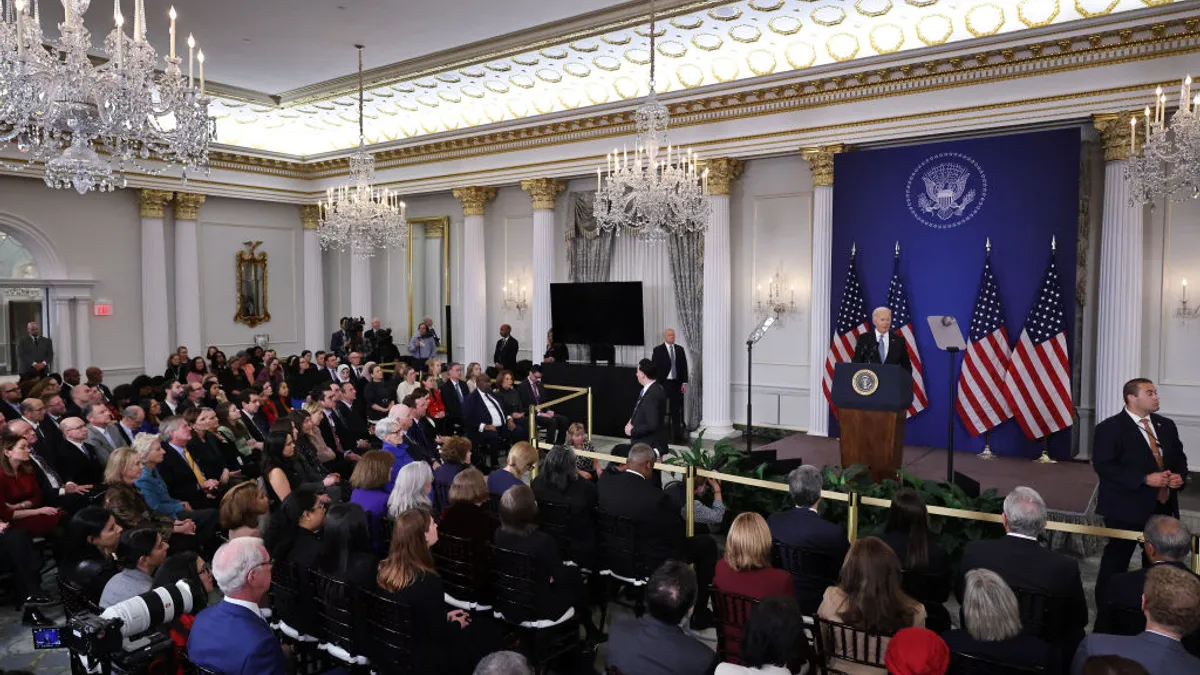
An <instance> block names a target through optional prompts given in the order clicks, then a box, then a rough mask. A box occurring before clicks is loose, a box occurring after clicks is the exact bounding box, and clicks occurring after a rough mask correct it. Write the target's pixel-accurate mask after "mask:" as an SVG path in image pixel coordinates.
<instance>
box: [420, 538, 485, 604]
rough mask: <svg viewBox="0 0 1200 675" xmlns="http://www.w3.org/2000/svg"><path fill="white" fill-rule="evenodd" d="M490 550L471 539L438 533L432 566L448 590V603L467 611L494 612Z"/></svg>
mask: <svg viewBox="0 0 1200 675" xmlns="http://www.w3.org/2000/svg"><path fill="white" fill-rule="evenodd" d="M490 558H491V550H490V547H488V546H486V545H481V544H479V543H477V542H475V541H472V540H470V539H464V538H462V537H455V536H453V535H449V534H439V535H438V542H437V544H436V545H434V547H433V564H434V566H435V567H436V568H437V572H438V576H440V577H441V578H442V584H443V585H444V586H445V589H446V603H447V604H449V605H451V606H453V607H457V608H459V609H464V610H467V611H474V610H488V609H491V608H492V607H491V592H490V590H491V589H490V585H491V580H490V579H489V578H488V573H487V570H488V563H489V560H490Z"/></svg>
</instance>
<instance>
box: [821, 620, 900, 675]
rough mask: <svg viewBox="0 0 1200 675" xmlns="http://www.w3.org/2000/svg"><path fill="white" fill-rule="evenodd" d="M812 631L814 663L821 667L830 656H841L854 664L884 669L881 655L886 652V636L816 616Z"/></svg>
mask: <svg viewBox="0 0 1200 675" xmlns="http://www.w3.org/2000/svg"><path fill="white" fill-rule="evenodd" d="M815 621H816V626H815V629H816V630H814V631H813V642H815V643H816V647H817V662H818V663H819V664H821V665H822V667H824V665H825V664H828V663H829V660H830V659H835V658H836V659H841V660H843V661H847V662H849V663H857V664H859V665H863V666H870V667H873V668H879V669H881V670H887V665H886V664H884V661H883V657H884V654H885V653H886V652H887V642H886V641H885V639H886V638H888V637H890V636H888V635H879V634H876V633H870V632H868V631H865V630H860V629H858V628H854V627H853V626H847V625H846V624H844V623H839V622H837V621H830V620H828V619H823V618H821V617H819V616H818V617H816V618H815Z"/></svg>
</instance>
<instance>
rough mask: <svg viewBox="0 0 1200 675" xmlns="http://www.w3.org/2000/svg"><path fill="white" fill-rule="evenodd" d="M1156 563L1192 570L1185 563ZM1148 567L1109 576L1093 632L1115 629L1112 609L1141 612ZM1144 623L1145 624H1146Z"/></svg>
mask: <svg viewBox="0 0 1200 675" xmlns="http://www.w3.org/2000/svg"><path fill="white" fill-rule="evenodd" d="M1154 564H1155V565H1169V566H1171V567H1178V568H1179V569H1181V570H1187V571H1188V572H1191V570H1190V569H1188V566H1187V565H1184V564H1183V563H1178V562H1171V561H1167V560H1164V561H1162V562H1157V563H1154ZM1147 569H1149V568H1144V569H1138V570H1133V571H1131V572H1124V573H1122V574H1117V575H1114V576H1112V577H1110V578H1109V580H1108V586H1106V587H1105V588H1104V603H1103V604H1102V605H1101V606H1098V607H1096V626H1095V628H1093V629H1092V630H1093V632H1096V633H1109V632H1112V631H1113V630H1114V627H1113V625H1112V624H1111V623H1110V622H1111V618H1112V617H1111V611H1110V610H1112V609H1129V610H1134V611H1136V612H1137V613H1138V614H1139V615H1140V614H1141V612H1142V589H1143V588H1144V587H1145V586H1146V570H1147ZM1142 625H1143V626H1144V624H1142Z"/></svg>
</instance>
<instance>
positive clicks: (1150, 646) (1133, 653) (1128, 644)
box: [1071, 633, 1200, 675]
mask: <svg viewBox="0 0 1200 675" xmlns="http://www.w3.org/2000/svg"><path fill="white" fill-rule="evenodd" d="M1105 654H1116V655H1119V656H1124V657H1125V658H1127V659H1131V660H1133V661H1137V662H1138V663H1139V664H1141V665H1142V667H1144V668H1145V669H1146V672H1149V673H1153V674H1154V675H1193V674H1194V673H1200V659H1198V658H1196V657H1195V656H1192V655H1191V654H1188V653H1187V651H1185V650H1184V648H1183V645H1182V644H1180V643H1179V641H1178V640H1174V639H1171V638H1169V637H1167V636H1165V635H1158V634H1157V633H1142V634H1140V635H1105V634H1103V633H1092V634H1091V635H1089V636H1087V637H1086V638H1084V640H1083V642H1081V643H1080V644H1079V651H1077V652H1075V659H1074V660H1073V661H1072V662H1071V675H1082V673H1083V664H1084V663H1086V662H1087V660H1088V658H1089V657H1092V656H1097V655H1105Z"/></svg>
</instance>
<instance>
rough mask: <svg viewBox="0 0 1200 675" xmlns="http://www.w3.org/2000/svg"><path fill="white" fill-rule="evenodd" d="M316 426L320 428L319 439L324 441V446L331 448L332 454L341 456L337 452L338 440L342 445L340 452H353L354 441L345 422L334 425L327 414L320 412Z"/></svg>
mask: <svg viewBox="0 0 1200 675" xmlns="http://www.w3.org/2000/svg"><path fill="white" fill-rule="evenodd" d="M318 428H319V429H320V430H321V440H323V441H325V447H327V448H329V449H330V450H332V451H333V452H334V454H337V455H338V456H339V457H341V453H338V444H339V442H340V443H341V446H342V453H346V452H354V448H355V445H356V443H355V442H354V440H353V439H352V438H351V434H350V432H349V430H348V429H346V426H345V424H343V423H339V424H337V425H336V426H334V424H331V423H330V421H329V416H328V415H325V414H322V415H321V424H320V425H319V427H318Z"/></svg>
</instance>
